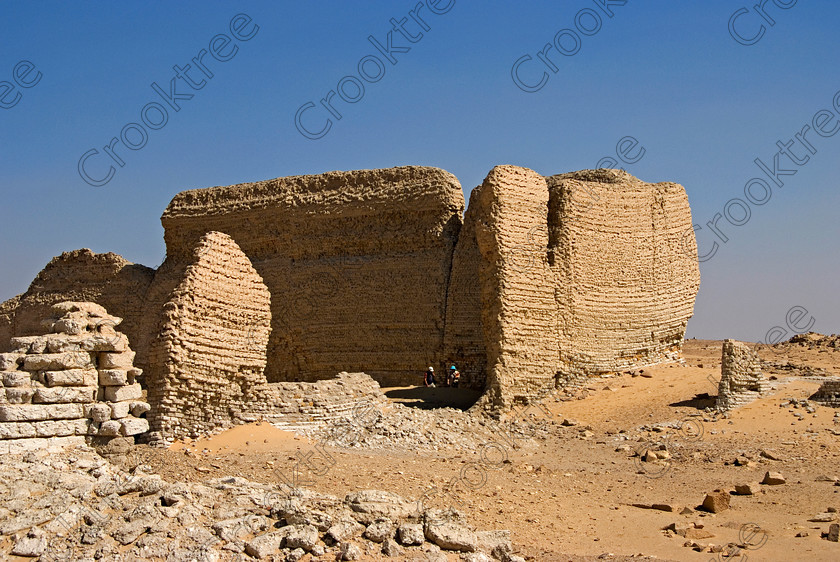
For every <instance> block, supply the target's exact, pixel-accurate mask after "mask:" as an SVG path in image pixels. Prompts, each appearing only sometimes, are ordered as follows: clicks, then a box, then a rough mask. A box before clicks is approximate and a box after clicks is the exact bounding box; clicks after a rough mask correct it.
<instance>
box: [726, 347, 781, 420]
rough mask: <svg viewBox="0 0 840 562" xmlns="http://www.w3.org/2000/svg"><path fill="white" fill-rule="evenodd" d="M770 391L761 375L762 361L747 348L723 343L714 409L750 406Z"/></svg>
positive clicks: (766, 381)
mask: <svg viewBox="0 0 840 562" xmlns="http://www.w3.org/2000/svg"><path fill="white" fill-rule="evenodd" d="M769 391H770V381H768V380H767V379H766V378H764V375H762V374H761V359H760V358H759V357H758V355H756V353H755V352H754V351H753V350H752V349H750V348H749V346H747V345H746V344H743V343H741V342H737V341H735V340H724V342H723V348H722V354H721V364H720V383H719V384H718V397H717V407H718V409H721V410H729V409H731V408H737V407H738V406H743V405H745V404H749V403H750V402H752V401H754V400H756V399H757V398H759V397H760V396H762V395H764V394H766V393H767V392H769Z"/></svg>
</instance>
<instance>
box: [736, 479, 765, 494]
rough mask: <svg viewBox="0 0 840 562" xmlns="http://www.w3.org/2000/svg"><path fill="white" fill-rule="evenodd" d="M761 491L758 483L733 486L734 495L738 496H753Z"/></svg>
mask: <svg viewBox="0 0 840 562" xmlns="http://www.w3.org/2000/svg"><path fill="white" fill-rule="evenodd" d="M760 491H761V484H759V483H758V482H747V483H746V484H735V493H736V494H738V495H739V496H753V495H755V494H757V493H759V492H760Z"/></svg>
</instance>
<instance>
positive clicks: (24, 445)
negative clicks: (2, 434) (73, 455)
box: [0, 436, 85, 455]
mask: <svg viewBox="0 0 840 562" xmlns="http://www.w3.org/2000/svg"><path fill="white" fill-rule="evenodd" d="M84 446H85V438H84V437H81V436H72V437H48V438H32V439H9V440H5V441H0V454H9V455H20V454H23V453H28V452H30V451H47V452H48V453H51V452H58V451H61V450H63V449H65V448H68V447H84Z"/></svg>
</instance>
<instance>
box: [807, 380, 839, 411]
mask: <svg viewBox="0 0 840 562" xmlns="http://www.w3.org/2000/svg"><path fill="white" fill-rule="evenodd" d="M813 399H814V400H815V401H817V402H819V403H821V404H824V405H826V406H833V407H834V408H840V380H836V379H835V380H830V381H825V382H824V383H822V384H821V385H820V389H819V390H818V391H817V393H816V394H815V395H814V397H813Z"/></svg>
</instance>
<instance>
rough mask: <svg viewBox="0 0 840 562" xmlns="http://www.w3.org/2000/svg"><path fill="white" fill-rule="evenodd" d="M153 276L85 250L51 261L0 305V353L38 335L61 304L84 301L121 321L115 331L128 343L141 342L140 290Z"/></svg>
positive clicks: (151, 272)
mask: <svg viewBox="0 0 840 562" xmlns="http://www.w3.org/2000/svg"><path fill="white" fill-rule="evenodd" d="M154 276H155V270H154V269H152V268H149V267H145V266H143V265H138V264H134V263H131V262H130V261H128V260H126V259H124V258H123V257H121V256H119V255H117V254H114V253H111V252H108V253H106V254H96V253H94V252H92V251H91V250H88V249H87V248H85V249H81V250H74V251H72V252H64V253H63V254H61V255H60V256H57V257H55V258H53V259H52V260H51V261H50V262H49V263H48V264H47V266H46V267H45V268H44V269H43V270H42V271H41V272H40V273H39V274H38V276H37V277H36V278H35V280H34V281H32V284H31V285H30V286H29V289H28V290H27V291H26V292H25V293H23V294H22V295H18V296H17V297H14V298H13V299H10V300H8V301H6V302H4V303H3V304H0V351H8V349H7V348H8V344H9V339H10V338H11V337H12V335H14V336H33V335H38V334H41V333H43V330H44V328H43V326H41V320H42V319H43V318H46V317H48V316H49V315H50V313H51V308H52V305H54V304H57V303H60V302H64V301H88V302H94V303H96V304H98V305H100V306H103V307H105V308H106V309H107V310H108V311H109V312H111V313H112V314H114V315H116V316H119V317H120V318H123V323H122V325H121V326H120V330H121V331H122V332H124V333H125V334H126V335H127V336H128V338H129V340H131V341H132V342H134V341H138V340H140V339H141V333H140V332H141V328H140V325H141V317H142V316H143V303H144V299H145V294H146V290H147V289H148V287H149V285H150V283H151V282H152V279H153V278H154Z"/></svg>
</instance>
